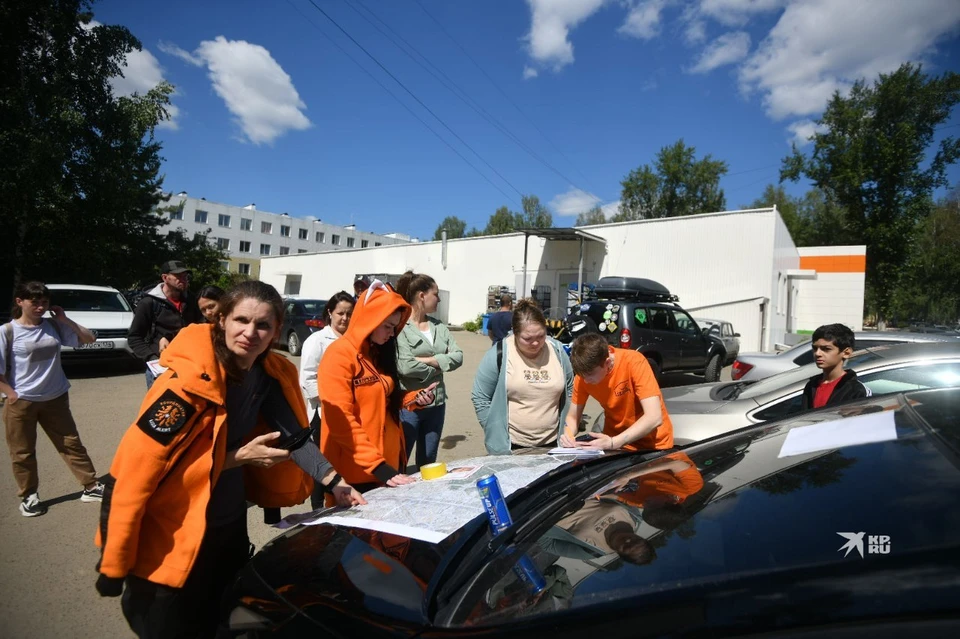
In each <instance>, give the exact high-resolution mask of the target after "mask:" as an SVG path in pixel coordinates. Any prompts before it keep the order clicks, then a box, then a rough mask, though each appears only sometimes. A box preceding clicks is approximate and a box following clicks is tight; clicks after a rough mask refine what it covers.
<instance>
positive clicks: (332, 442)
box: [317, 282, 416, 484]
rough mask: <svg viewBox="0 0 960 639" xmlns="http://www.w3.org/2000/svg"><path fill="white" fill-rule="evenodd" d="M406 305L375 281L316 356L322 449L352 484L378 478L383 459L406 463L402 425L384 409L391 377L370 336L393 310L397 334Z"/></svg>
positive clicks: (400, 468) (393, 465)
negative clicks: (334, 337) (377, 359)
mask: <svg viewBox="0 0 960 639" xmlns="http://www.w3.org/2000/svg"><path fill="white" fill-rule="evenodd" d="M410 310H411V309H410V305H409V304H407V303H406V302H405V301H404V299H403V298H402V297H401V296H400V295H398V294H397V293H395V292H393V290H391V289H389V288H387V287H385V286H384V285H382V284H380V283H379V282H374V283H373V284H372V285H371V286H370V288H369V289H367V290H366V291H364V292H363V293H361V294H360V298H359V299H358V300H357V304H356V306H355V307H354V309H353V317H352V318H351V319H350V326H349V327H348V328H347V331H346V333H344V335H343V337H341V338H340V339H338V340H337V341H335V342H333V343H332V344H330V346H328V347H327V350H326V352H325V353H324V355H323V359H322V360H320V367H319V369H318V372H317V386H318V388H319V390H320V403H321V405H322V407H323V408H322V412H323V428H322V429H321V430H320V451H321V452H322V453H323V456H324V457H326V458H327V460H328V461H329V462H330V463H331V464H333V466H334V468H336V469H337V472H338V473H340V474H341V475H342V476H343V478H344V479H345V480H347V482H348V483H350V484H365V483H374V482H376V483H381V484H382V483H383V482H381V481H380V480H378V479H377V478H376V477H375V476H374V474H373V473H374V470H376V469H377V467H379V466H381V465H382V464H386V465H387V466H389V467H391V468H393V469H394V470H396V471H399V472H403V470H404V467H405V466H406V463H407V460H406V449H405V447H404V440H403V428H402V427H401V426H400V422H399V420H398V419H397V417H396V416H395V415H392V414H390V411H388V410H387V402H388V399H389V397H390V393H392V392H393V385H394V381H393V379H391V378H390V377H389V376H386V375H381V374H380V372H379V371H378V370H377V366H376V364H375V363H374V361H373V359H372V358H371V352H370V350H371V346H370V339H369V338H370V335H371V334H372V333H373V331H374V330H375V329H376V328H377V327H378V326H380V324H382V323H383V322H384V321H386V319H387V318H389V317H390V316H391V315H393V314H394V313H396V312H397V311H400V314H401V318H400V323H399V324H397V328H396V331H395V334H399V332H400V331H401V330H403V327H404V326H405V325H406V323H407V319H408V318H409V317H410ZM412 395H413V396H415V395H416V392H413V393H412ZM405 399H407V398H406V397H405Z"/></svg>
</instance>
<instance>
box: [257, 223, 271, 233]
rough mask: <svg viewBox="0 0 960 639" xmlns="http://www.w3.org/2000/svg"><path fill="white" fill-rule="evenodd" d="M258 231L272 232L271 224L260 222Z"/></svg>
mask: <svg viewBox="0 0 960 639" xmlns="http://www.w3.org/2000/svg"><path fill="white" fill-rule="evenodd" d="M260 232H261V233H266V234H267V235H270V234H271V233H273V224H271V223H270V222H260Z"/></svg>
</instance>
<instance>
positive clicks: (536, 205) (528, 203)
mask: <svg viewBox="0 0 960 639" xmlns="http://www.w3.org/2000/svg"><path fill="white" fill-rule="evenodd" d="M520 204H521V206H522V207H523V213H522V215H521V216H520V225H519V226H520V228H528V229H548V228H550V227H551V226H553V215H552V214H551V213H550V211H548V210H547V207H545V206H544V205H542V204H540V198H538V197H537V196H536V195H524V196H523V197H522V198H521V200H520Z"/></svg>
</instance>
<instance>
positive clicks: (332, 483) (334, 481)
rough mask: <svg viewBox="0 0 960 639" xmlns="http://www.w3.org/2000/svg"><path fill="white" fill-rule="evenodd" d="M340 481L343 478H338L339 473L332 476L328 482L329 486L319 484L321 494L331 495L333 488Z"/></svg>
mask: <svg viewBox="0 0 960 639" xmlns="http://www.w3.org/2000/svg"><path fill="white" fill-rule="evenodd" d="M341 479H343V477H341V476H340V473H336V474H335V475H334V476H333V479H331V480H330V483H329V484H324V483H323V482H320V485H321V486H323V492H325V493H330V494H331V495H332V494H333V488H334V487H335V486H336V485H337V484H339V483H340V480H341Z"/></svg>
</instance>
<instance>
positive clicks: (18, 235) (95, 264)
mask: <svg viewBox="0 0 960 639" xmlns="http://www.w3.org/2000/svg"><path fill="white" fill-rule="evenodd" d="M90 6H91V3H90V2H89V1H88V0H7V1H4V2H2V3H0V96H2V98H0V123H2V124H0V191H2V193H3V198H2V199H0V218H2V220H3V224H4V235H5V237H6V239H7V241H6V242H5V246H6V249H5V250H3V251H0V273H3V277H2V279H0V295H2V297H3V299H9V298H10V293H11V292H12V288H13V286H14V285H15V283H16V282H17V281H19V280H20V279H21V278H30V279H34V278H37V279H44V280H47V281H61V282H77V283H97V284H115V285H118V286H126V285H127V284H128V283H130V282H131V281H135V280H137V279H139V278H138V277H137V275H138V274H139V273H144V274H145V272H146V271H151V272H152V271H153V270H155V269H156V268H157V264H158V263H159V262H155V261H154V260H153V259H151V258H153V257H156V256H157V255H158V254H160V253H161V252H162V247H163V241H164V240H163V237H162V236H160V235H159V234H158V233H157V229H158V228H159V227H160V226H161V225H162V224H163V221H162V220H161V219H160V218H159V217H157V216H155V215H153V214H151V211H152V209H153V208H154V207H155V206H156V204H157V203H158V201H159V199H160V185H161V181H162V178H161V177H160V174H159V170H160V161H161V158H160V155H159V151H160V144H159V143H158V142H157V141H156V140H155V139H154V136H153V132H154V128H155V127H156V125H157V124H158V123H159V122H161V121H162V120H163V119H165V118H166V117H167V112H166V107H167V105H168V104H169V96H170V93H171V92H172V91H173V88H172V87H171V86H170V85H168V84H166V83H163V84H161V85H159V86H157V87H156V88H155V89H153V90H151V91H149V92H147V93H146V94H145V95H134V96H131V97H120V98H118V97H116V96H114V95H113V92H112V89H111V87H110V82H109V80H110V78H111V77H114V76H116V75H118V74H119V73H120V71H121V67H122V64H123V63H124V61H125V58H126V55H127V54H128V53H130V52H131V51H133V50H134V49H140V42H139V41H138V40H137V39H136V38H135V37H134V36H133V35H131V34H130V32H129V31H127V29H125V28H123V27H119V26H105V25H99V26H96V27H91V26H90V21H91V19H92V15H91V13H90V11H89V10H90ZM147 260H149V261H147Z"/></svg>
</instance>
